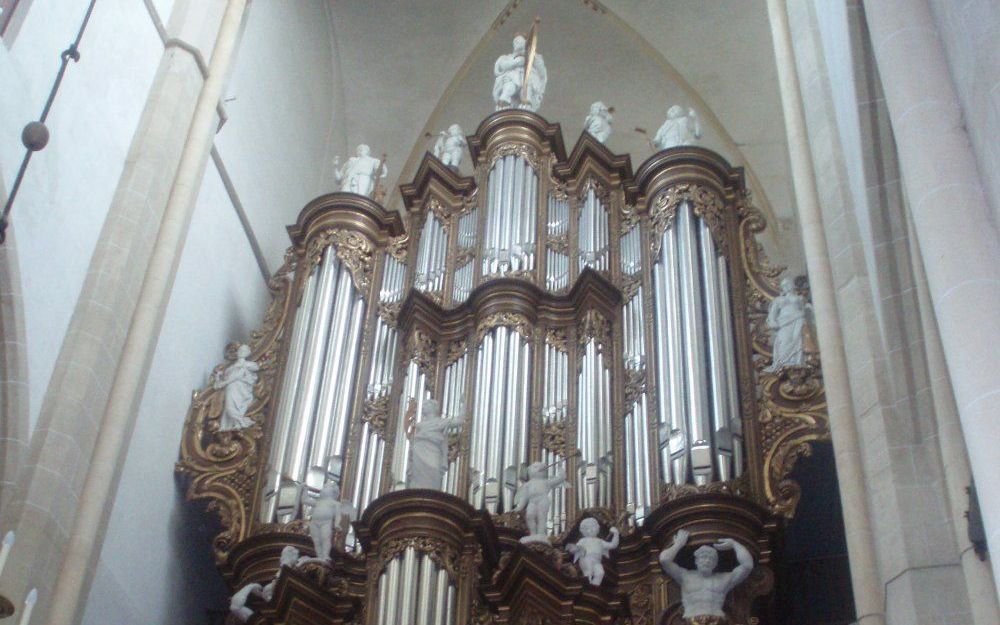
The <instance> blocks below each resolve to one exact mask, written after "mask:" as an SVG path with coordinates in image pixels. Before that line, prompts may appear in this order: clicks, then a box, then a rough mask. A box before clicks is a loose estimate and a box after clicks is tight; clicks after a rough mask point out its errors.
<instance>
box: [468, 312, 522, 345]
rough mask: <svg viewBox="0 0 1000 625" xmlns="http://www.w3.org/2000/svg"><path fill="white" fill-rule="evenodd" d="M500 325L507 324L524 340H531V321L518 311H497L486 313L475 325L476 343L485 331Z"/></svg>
mask: <svg viewBox="0 0 1000 625" xmlns="http://www.w3.org/2000/svg"><path fill="white" fill-rule="evenodd" d="M500 326H507V327H510V328H511V329H513V330H514V331H515V332H517V333H518V334H520V335H521V337H522V338H523V339H524V340H526V341H530V340H531V322H530V321H528V318H527V317H525V316H524V315H522V314H520V313H514V312H497V313H493V314H491V315H488V316H487V317H486V318H485V319H483V320H482V321H480V322H479V325H477V326H476V343H477V344H478V343H479V342H480V341H482V340H483V337H484V336H486V333H487V332H489V331H490V330H492V329H493V328H497V327H500Z"/></svg>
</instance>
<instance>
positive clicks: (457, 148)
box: [434, 124, 465, 171]
mask: <svg viewBox="0 0 1000 625" xmlns="http://www.w3.org/2000/svg"><path fill="white" fill-rule="evenodd" d="M464 149H465V136H464V135H463V134H462V127H461V126H459V125H458V124H452V125H451V126H448V130H447V131H444V130H442V131H441V132H440V134H439V135H438V140H437V142H435V143H434V156H436V157H438V158H439V159H440V160H441V162H442V163H444V164H445V165H447V166H448V167H451V168H452V169H454V170H455V171H458V166H459V165H461V164H462V151H463V150H464Z"/></svg>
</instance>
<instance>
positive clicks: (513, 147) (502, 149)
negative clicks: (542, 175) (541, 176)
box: [489, 142, 539, 171]
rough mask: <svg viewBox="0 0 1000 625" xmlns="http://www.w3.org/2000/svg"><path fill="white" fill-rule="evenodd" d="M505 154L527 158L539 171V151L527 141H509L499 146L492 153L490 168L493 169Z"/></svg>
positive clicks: (532, 166)
mask: <svg viewBox="0 0 1000 625" xmlns="http://www.w3.org/2000/svg"><path fill="white" fill-rule="evenodd" d="M505 156H519V157H521V158H523V159H524V160H526V161H527V162H528V164H529V165H531V168H532V169H534V170H535V171H538V168H539V163H538V151H537V150H535V148H533V147H531V146H530V145H528V144H526V143H518V142H508V143H501V144H500V145H499V146H497V148H496V150H494V151H493V154H491V155H490V166H489V169H493V166H494V165H496V162H497V161H498V160H500V159H502V158H503V157H505Z"/></svg>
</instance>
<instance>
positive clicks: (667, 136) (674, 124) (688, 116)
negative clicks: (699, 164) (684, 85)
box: [653, 104, 701, 150]
mask: <svg viewBox="0 0 1000 625" xmlns="http://www.w3.org/2000/svg"><path fill="white" fill-rule="evenodd" d="M698 139H701V122H700V121H699V120H698V113H696V112H695V110H694V109H688V110H687V113H685V112H684V108H683V107H682V106H680V105H679V104H675V105H673V106H671V107H670V108H669V109H667V120H666V121H665V122H663V125H662V126H660V129H659V130H658V131H657V133H656V138H654V139H653V144H654V145H655V146H656V147H658V148H659V149H661V150H666V149H667V148H672V147H676V146H678V145H694V144H696V143H698Z"/></svg>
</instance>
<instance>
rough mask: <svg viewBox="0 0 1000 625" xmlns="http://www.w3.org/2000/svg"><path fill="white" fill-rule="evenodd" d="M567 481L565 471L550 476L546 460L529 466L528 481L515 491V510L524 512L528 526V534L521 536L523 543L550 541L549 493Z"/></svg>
mask: <svg viewBox="0 0 1000 625" xmlns="http://www.w3.org/2000/svg"><path fill="white" fill-rule="evenodd" d="M565 482H566V472H565V471H559V473H557V474H556V475H555V477H549V474H548V465H546V464H545V463H544V462H535V463H533V464H531V465H530V466H529V467H528V481H527V482H524V483H523V484H521V485H520V486H518V488H517V492H516V493H514V510H515V511H516V512H523V513H524V522H525V524H526V525H527V526H528V535H527V536H522V537H521V542H522V543H547V542H549V536H548V534H547V533H546V532H545V522H546V520H548V518H549V505H550V503H549V493H550V492H552V491H553V490H555V489H557V488H559V487H560V486H562V485H563V484H564V483H565Z"/></svg>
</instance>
